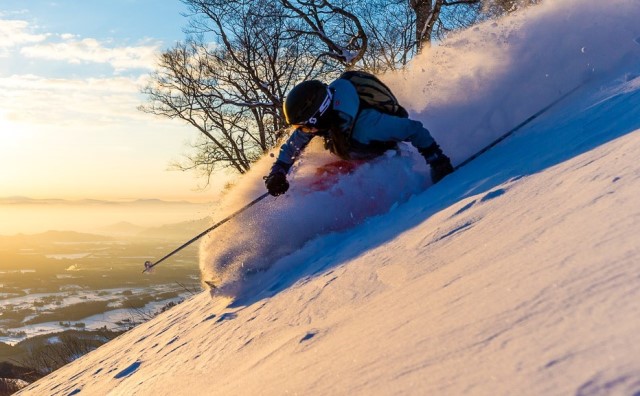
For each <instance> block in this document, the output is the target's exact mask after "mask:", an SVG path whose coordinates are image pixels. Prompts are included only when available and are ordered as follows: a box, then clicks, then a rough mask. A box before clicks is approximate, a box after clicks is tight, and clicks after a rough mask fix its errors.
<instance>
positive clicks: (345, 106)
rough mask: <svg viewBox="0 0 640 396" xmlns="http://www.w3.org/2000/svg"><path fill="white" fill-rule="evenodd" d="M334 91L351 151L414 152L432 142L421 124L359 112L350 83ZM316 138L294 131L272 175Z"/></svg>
mask: <svg viewBox="0 0 640 396" xmlns="http://www.w3.org/2000/svg"><path fill="white" fill-rule="evenodd" d="M329 88H330V89H331V90H332V92H333V103H332V105H333V107H332V111H335V112H336V113H337V115H338V117H339V120H340V123H339V126H340V129H341V131H342V132H343V133H345V134H346V135H347V136H349V137H350V147H351V148H352V149H353V150H354V151H358V150H362V151H366V149H367V147H368V146H371V145H376V144H380V143H397V142H410V143H411V144H412V145H413V146H415V147H416V148H417V149H425V148H427V147H429V146H431V145H432V144H434V143H435V141H434V139H433V137H432V136H431V134H430V133H429V131H428V130H427V129H426V128H425V127H424V126H423V125H422V123H421V122H420V121H415V120H411V119H409V118H402V117H397V116H393V115H390V114H386V113H382V112H380V111H378V110H376V109H372V108H363V109H360V99H359V97H358V92H357V91H356V89H355V87H354V86H353V84H351V83H350V82H349V81H347V80H343V79H338V80H335V81H334V82H333V83H331V84H330V85H329ZM315 136H324V135H323V131H319V132H317V133H306V132H303V131H302V130H300V129H296V130H295V131H294V132H293V133H292V134H291V136H290V137H289V139H288V140H287V141H286V142H285V143H284V144H283V145H282V146H281V148H280V153H279V155H278V158H277V161H276V162H275V164H274V165H273V167H272V168H271V172H272V173H273V172H283V173H287V172H288V171H289V169H290V168H291V166H292V165H293V163H294V162H295V160H296V158H297V157H298V156H299V155H300V153H301V152H302V151H303V150H304V148H305V147H306V146H307V145H308V144H309V142H310V141H311V139H313V138H314V137H315Z"/></svg>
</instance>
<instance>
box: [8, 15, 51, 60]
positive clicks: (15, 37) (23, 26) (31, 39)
mask: <svg viewBox="0 0 640 396" xmlns="http://www.w3.org/2000/svg"><path fill="white" fill-rule="evenodd" d="M47 37H48V35H47V34H33V33H31V32H30V31H29V23H28V22H26V21H20V20H9V19H0V57H6V56H8V55H9V53H10V52H9V50H10V49H12V48H14V47H17V46H20V45H23V44H32V43H38V42H42V41H44V40H46V39H47Z"/></svg>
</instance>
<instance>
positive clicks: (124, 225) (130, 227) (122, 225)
mask: <svg viewBox="0 0 640 396" xmlns="http://www.w3.org/2000/svg"><path fill="white" fill-rule="evenodd" d="M145 229H146V227H143V226H139V225H136V224H133V223H130V222H128V221H121V222H118V223H115V224H111V225H108V226H106V227H102V228H99V229H98V230H97V231H98V232H100V233H101V234H103V233H104V234H107V235H137V234H139V233H141V232H143V231H144V230H145Z"/></svg>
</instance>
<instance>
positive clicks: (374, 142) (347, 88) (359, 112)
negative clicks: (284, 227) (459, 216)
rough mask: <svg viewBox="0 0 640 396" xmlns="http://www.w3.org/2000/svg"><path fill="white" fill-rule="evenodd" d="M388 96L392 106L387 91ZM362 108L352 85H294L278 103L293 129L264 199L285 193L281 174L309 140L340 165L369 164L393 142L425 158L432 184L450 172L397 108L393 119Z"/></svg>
mask: <svg viewBox="0 0 640 396" xmlns="http://www.w3.org/2000/svg"><path fill="white" fill-rule="evenodd" d="M376 81H378V82H379V80H376ZM380 84H381V83H380ZM381 85H382V86H383V87H384V88H386V87H385V86H384V85H383V84H381ZM387 90H388V88H387ZM388 94H389V95H390V96H391V98H392V99H393V100H395V97H393V95H392V94H391V93H390V91H388ZM362 102H364V101H363V100H361V99H360V97H359V95H358V91H357V90H356V87H355V86H354V84H352V83H351V82H350V81H348V80H347V79H344V78H338V79H337V80H335V81H334V82H332V83H331V84H330V85H326V84H325V83H323V82H321V81H318V80H309V81H305V82H302V83H300V84H298V85H296V86H295V87H294V88H293V89H292V90H291V91H290V92H289V95H288V96H287V97H286V99H285V103H284V115H285V120H286V122H287V123H288V124H289V125H292V126H295V127H296V129H295V130H294V132H293V133H292V134H291V136H290V137H289V139H288V140H287V141H286V143H284V144H283V145H282V147H281V148H280V153H279V155H278V158H277V160H276V161H275V163H274V164H273V166H272V167H271V171H270V173H269V175H268V176H266V177H265V185H266V187H267V190H268V192H269V194H271V195H273V196H278V195H282V194H284V193H286V192H287V190H288V189H289V182H288V181H287V173H288V172H289V169H291V166H292V165H293V163H294V161H295V160H296V158H297V157H298V156H299V155H300V153H301V152H302V150H304V148H305V147H306V146H307V144H308V143H309V141H310V140H311V139H312V138H313V137H315V136H321V137H323V138H324V139H325V147H326V148H327V149H329V150H330V151H331V152H332V153H334V154H335V155H337V156H339V157H340V158H342V159H346V160H353V159H360V160H366V159H371V158H374V157H376V156H379V155H381V154H383V153H384V152H385V151H387V150H390V149H393V148H395V147H396V145H397V143H398V142H401V141H408V142H410V143H411V144H412V145H413V146H415V147H416V148H417V149H418V151H419V152H420V153H421V154H422V155H423V156H424V157H425V159H426V161H427V163H428V164H429V166H430V168H431V179H432V181H433V183H437V182H438V181H440V180H441V179H442V178H443V177H445V176H446V175H448V174H449V173H451V172H453V167H452V166H451V161H450V160H449V158H448V157H447V156H446V155H444V154H443V152H442V150H441V149H440V147H439V146H438V144H437V143H436V142H435V140H434V139H433V137H432V136H431V134H430V133H429V131H428V130H427V129H426V128H425V127H424V126H422V123H420V122H419V121H415V120H411V119H409V118H407V114H406V111H405V110H404V109H403V108H402V107H401V106H399V105H397V107H398V108H399V109H400V110H401V112H398V113H399V115H391V114H388V113H387V112H383V111H381V109H379V108H376V106H367V105H366V104H365V103H362Z"/></svg>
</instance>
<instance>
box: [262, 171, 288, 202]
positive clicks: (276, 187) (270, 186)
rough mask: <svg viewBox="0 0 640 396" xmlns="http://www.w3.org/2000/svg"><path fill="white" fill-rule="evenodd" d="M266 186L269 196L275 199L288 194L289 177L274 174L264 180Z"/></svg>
mask: <svg viewBox="0 0 640 396" xmlns="http://www.w3.org/2000/svg"><path fill="white" fill-rule="evenodd" d="M264 184H265V185H266V186H267V191H269V194H271V195H273V196H274V197H277V196H278V195H282V194H284V193H286V192H287V190H288V189H289V182H288V181H287V176H286V175H285V174H284V173H282V172H272V173H271V174H270V175H269V176H266V177H265V178H264Z"/></svg>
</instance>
